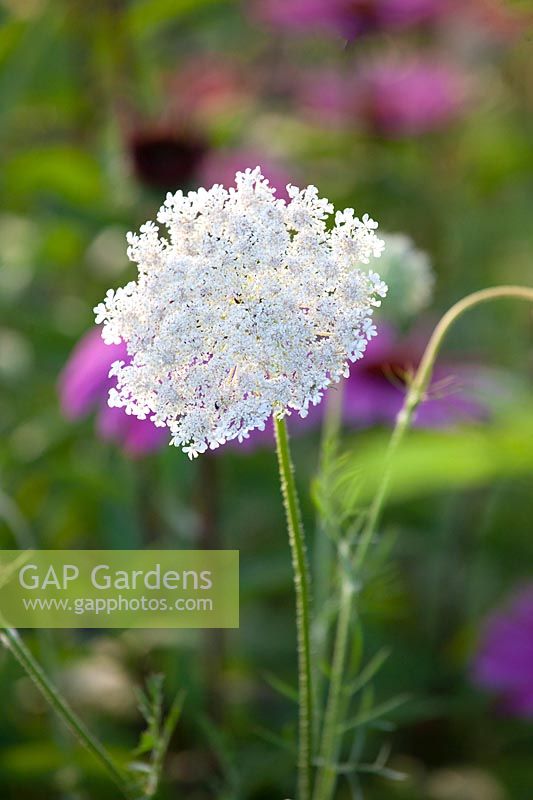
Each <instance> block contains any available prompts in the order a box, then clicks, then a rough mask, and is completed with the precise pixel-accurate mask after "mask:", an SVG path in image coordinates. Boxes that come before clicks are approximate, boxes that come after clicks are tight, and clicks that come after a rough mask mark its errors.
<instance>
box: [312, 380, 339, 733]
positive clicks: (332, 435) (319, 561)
mask: <svg viewBox="0 0 533 800" xmlns="http://www.w3.org/2000/svg"><path fill="white" fill-rule="evenodd" d="M343 397H344V383H343V382H341V383H338V384H337V385H336V386H335V387H334V388H333V389H331V390H330V392H329V393H328V395H327V396H326V399H325V401H324V402H325V410H324V421H323V423H322V441H321V446H320V460H319V467H318V474H319V481H320V483H321V491H322V492H324V493H327V492H328V491H329V486H328V481H329V474H330V464H331V463H332V462H333V461H334V460H335V458H336V457H337V454H338V444H339V434H340V430H341V426H342V404H343ZM328 516H329V515H328V514H325V515H324V514H319V515H318V519H317V524H316V529H315V536H314V547H313V599H314V603H315V608H317V609H318V610H319V612H318V613H317V614H316V615H315V618H314V620H313V631H312V633H313V650H314V653H315V659H314V661H315V668H314V671H313V687H314V691H315V698H316V699H317V700H318V702H319V703H320V704H322V696H323V688H322V687H323V684H324V682H325V680H324V676H323V674H322V671H321V668H320V667H321V665H322V664H323V662H324V660H325V658H326V651H327V649H328V645H329V627H330V625H329V621H328V618H327V615H326V614H325V613H324V612H325V610H326V609H327V607H328V603H329V602H330V600H331V597H330V593H331V576H332V571H333V566H334V557H333V556H334V546H333V543H334V542H337V541H338V539H339V530H338V526H337V525H336V524H335V522H332V521H331V520H330V519H328ZM315 722H316V723H317V725H316V726H315V735H316V734H318V733H319V729H318V723H319V720H315Z"/></svg>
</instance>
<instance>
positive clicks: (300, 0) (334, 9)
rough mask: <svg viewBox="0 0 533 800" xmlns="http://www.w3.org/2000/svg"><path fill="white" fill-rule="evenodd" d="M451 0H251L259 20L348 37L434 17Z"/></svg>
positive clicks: (300, 29)
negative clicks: (253, 0) (253, 1)
mask: <svg viewBox="0 0 533 800" xmlns="http://www.w3.org/2000/svg"><path fill="white" fill-rule="evenodd" d="M450 4H451V0H255V3H254V4H253V10H254V15H255V17H256V18H257V19H259V20H260V21H261V22H264V23H267V24H270V25H275V26H278V27H283V28H287V29H289V30H293V31H297V32H308V31H323V32H324V31H325V32H330V33H336V34H340V35H341V36H343V37H345V38H347V39H352V38H354V37H356V36H360V35H362V34H365V33H369V32H372V31H375V30H380V29H390V28H393V29H394V28H405V27H409V26H411V25H419V24H421V23H427V22H430V21H432V20H434V19H437V18H438V17H440V16H441V15H442V14H444V13H446V11H448V10H449V9H450Z"/></svg>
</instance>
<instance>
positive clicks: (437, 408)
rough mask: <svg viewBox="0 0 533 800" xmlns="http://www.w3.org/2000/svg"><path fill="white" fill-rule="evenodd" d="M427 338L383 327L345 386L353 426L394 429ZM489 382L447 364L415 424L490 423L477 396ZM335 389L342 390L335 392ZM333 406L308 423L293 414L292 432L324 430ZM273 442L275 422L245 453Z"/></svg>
mask: <svg viewBox="0 0 533 800" xmlns="http://www.w3.org/2000/svg"><path fill="white" fill-rule="evenodd" d="M426 338H427V337H422V336H420V334H419V333H418V332H415V333H414V334H412V335H410V336H408V337H406V338H401V337H399V335H398V333H397V332H396V331H395V330H394V328H393V327H392V326H389V325H387V324H385V323H383V322H382V323H381V324H378V336H376V337H375V338H374V339H372V340H371V341H370V342H369V344H368V346H367V349H366V352H365V357H364V358H363V359H361V360H360V361H357V362H356V363H355V364H352V365H351V367H350V376H349V377H348V378H347V379H346V380H345V381H344V382H343V384H344V385H343V393H344V396H343V409H342V414H343V421H344V424H345V425H346V426H347V427H351V428H366V427H371V426H373V425H388V426H392V425H394V423H395V421H396V417H397V415H398V413H399V412H400V410H401V408H402V405H403V402H404V399H405V392H406V379H407V378H408V376H409V374H412V373H413V371H414V370H415V369H416V367H417V366H418V364H419V363H420V359H421V358H422V354H423V351H424V346H425V341H426ZM484 383H485V378H484V375H483V371H482V370H480V369H479V368H476V367H470V366H467V365H465V364H453V363H441V364H440V365H439V366H437V367H436V368H435V370H434V372H433V378H432V381H431V384H430V386H429V388H428V391H427V397H426V400H424V402H422V403H421V405H420V406H419V407H418V409H417V412H416V416H415V419H414V421H413V425H415V426H418V427H422V428H446V427H448V426H451V425H454V424H459V423H461V422H471V421H472V420H480V419H485V418H486V417H487V416H488V409H487V407H486V406H485V405H484V404H483V403H482V402H481V401H480V400H479V399H478V397H477V395H478V394H479V393H480V389H482V388H483V385H484ZM335 391H337V389H336V387H332V388H331V389H330V390H329V392H335ZM327 402H328V396H327V394H326V397H325V398H324V400H323V401H322V403H321V404H320V405H318V406H312V407H311V408H310V409H309V414H308V416H307V417H305V419H302V418H301V417H300V416H298V415H297V414H293V415H292V416H290V417H289V418H288V426H289V430H290V432H291V433H292V434H296V435H298V434H301V433H305V432H306V431H308V430H309V429H312V428H316V427H318V426H319V425H320V423H321V421H322V418H323V414H324V410H325V406H326V403H327ZM273 442H274V434H273V428H272V425H271V423H270V421H269V422H268V424H267V426H266V428H265V430H264V431H254V432H253V433H252V434H251V435H250V438H249V439H247V440H245V441H244V442H243V443H242V445H239V449H241V448H242V449H244V450H252V449H255V448H256V447H260V446H264V445H270V444H273Z"/></svg>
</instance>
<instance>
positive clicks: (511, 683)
mask: <svg viewBox="0 0 533 800" xmlns="http://www.w3.org/2000/svg"><path fill="white" fill-rule="evenodd" d="M472 680H473V681H474V683H475V684H477V685H478V686H479V687H481V688H482V689H485V690H486V691H488V692H491V693H492V694H493V695H494V696H495V697H496V699H497V701H498V704H499V707H500V708H501V710H502V711H503V712H505V713H507V714H511V715H514V716H518V717H528V718H533V585H531V584H530V585H528V586H526V587H525V588H523V589H522V590H521V591H519V592H518V593H517V594H515V595H514V597H512V598H511V599H510V600H509V601H508V603H507V604H506V605H505V607H504V608H501V609H499V610H498V611H496V612H494V613H493V614H491V616H489V618H488V619H487V621H486V623H485V626H484V628H483V630H482V632H481V639H480V642H479V645H478V649H477V652H476V654H475V656H474V661H473V665H472Z"/></svg>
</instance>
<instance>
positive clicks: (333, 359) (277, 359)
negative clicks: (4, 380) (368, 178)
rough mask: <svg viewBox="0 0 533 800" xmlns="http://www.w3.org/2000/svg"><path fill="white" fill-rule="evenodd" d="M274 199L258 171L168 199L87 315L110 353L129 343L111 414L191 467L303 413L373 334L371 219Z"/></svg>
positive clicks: (304, 197) (312, 198)
mask: <svg viewBox="0 0 533 800" xmlns="http://www.w3.org/2000/svg"><path fill="white" fill-rule="evenodd" d="M287 191H288V194H289V197H290V202H288V203H286V202H285V201H284V200H281V199H276V198H275V196H274V192H273V190H272V189H271V188H270V186H269V184H268V181H267V180H266V179H265V178H264V177H263V176H262V174H261V170H260V168H259V167H257V168H256V169H254V170H250V169H247V170H246V171H245V172H238V173H237V175H236V187H235V188H230V189H225V188H224V187H223V186H221V185H218V184H215V186H213V187H212V188H211V189H209V190H206V189H199V190H198V191H197V192H189V193H188V194H187V195H184V194H183V192H181V191H178V192H176V194H174V195H172V194H168V195H167V197H166V200H165V203H164V205H163V206H162V207H161V209H160V211H159V213H158V216H157V220H158V222H159V223H161V224H163V225H165V226H166V228H167V230H168V238H161V237H160V236H159V229H158V227H157V225H156V224H154V223H153V222H148V223H146V224H145V225H143V226H142V227H141V231H140V235H137V234H132V233H130V234H129V235H128V242H129V248H128V256H129V258H130V259H131V260H132V261H135V262H136V263H137V265H138V270H139V275H138V279H137V280H136V281H131V282H130V283H128V284H127V285H126V286H125V287H123V288H120V289H117V290H116V291H113V290H112V289H110V290H109V291H108V292H107V295H106V298H105V300H104V301H103V302H102V303H100V304H99V305H98V306H97V307H96V308H95V313H96V321H97V323H103V332H102V335H103V338H104V341H105V342H106V343H107V344H119V343H120V342H125V343H126V346H127V350H128V354H129V357H130V358H131V363H129V364H128V363H126V362H125V361H124V360H119V361H116V362H115V363H114V365H113V367H112V370H111V374H112V375H113V376H115V377H116V379H117V386H116V388H113V389H111V391H110V394H109V404H110V405H111V406H115V407H123V408H125V410H126V413H128V414H132V415H134V416H136V417H137V418H138V419H146V418H149V419H151V420H152V421H153V422H154V423H155V424H156V425H157V426H160V427H164V426H167V427H168V428H169V429H170V431H171V434H172V444H174V445H176V446H181V447H182V448H183V450H184V452H186V453H187V454H188V455H189V457H191V458H192V457H195V456H197V455H198V453H202V452H205V450H206V449H207V448H208V447H209V448H211V449H215V448H217V447H219V446H220V445H221V444H224V443H225V442H226V441H229V440H232V439H237V440H238V441H242V440H244V439H245V438H247V437H248V435H249V433H250V431H252V430H254V429H255V428H259V429H262V428H264V426H265V423H266V421H267V420H268V418H269V417H270V416H271V415H272V414H274V415H275V416H278V417H281V416H284V415H286V414H289V413H290V412H291V411H292V410H295V411H297V412H298V413H299V414H300V415H301V416H303V417H305V416H306V415H307V413H308V410H309V407H310V406H312V405H316V404H317V403H319V402H320V400H321V398H322V395H323V392H324V389H326V388H327V387H328V386H330V385H331V384H332V383H335V382H337V381H339V380H340V378H341V377H342V376H346V375H347V374H348V365H349V363H350V362H353V361H357V360H358V359H360V358H362V356H363V354H364V352H365V349H366V345H367V342H368V341H369V340H370V339H371V338H372V337H374V336H375V335H376V329H375V326H374V325H373V324H372V319H371V317H372V312H373V309H374V308H375V307H376V306H379V305H380V302H381V301H380V298H381V297H384V296H385V294H386V291H387V287H386V285H385V284H384V283H383V281H382V280H381V279H380V277H379V275H378V274H377V273H375V272H373V271H371V270H369V269H365V268H363V269H362V268H361V266H362V265H367V264H368V263H369V261H370V259H371V258H373V257H376V256H379V255H380V254H381V251H382V248H383V243H382V242H381V240H380V239H378V238H377V236H376V233H375V229H376V228H377V223H376V222H374V221H373V220H372V219H370V218H369V217H368V215H366V214H365V215H364V216H363V217H362V219H359V218H358V217H356V216H355V215H354V211H353V209H346V210H344V211H342V212H337V213H336V215H335V219H334V225H333V227H332V228H331V229H328V227H327V221H328V218H329V216H330V215H331V214H332V213H333V206H332V205H331V203H329V202H328V200H326V199H321V198H319V196H318V192H317V189H316V188H315V187H314V186H308V187H307V188H306V189H303V190H300V189H298V188H297V187H294V186H289V187H288V188H287Z"/></svg>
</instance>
